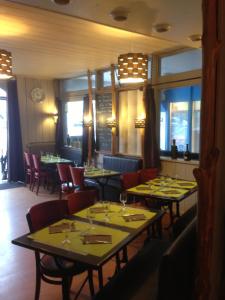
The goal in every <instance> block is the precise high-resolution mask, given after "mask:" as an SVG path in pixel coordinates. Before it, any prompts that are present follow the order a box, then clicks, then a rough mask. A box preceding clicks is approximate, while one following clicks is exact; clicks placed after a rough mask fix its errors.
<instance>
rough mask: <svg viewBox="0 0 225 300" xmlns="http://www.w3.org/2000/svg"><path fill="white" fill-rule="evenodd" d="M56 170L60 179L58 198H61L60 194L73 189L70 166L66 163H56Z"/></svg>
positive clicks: (70, 191) (67, 192)
mask: <svg viewBox="0 0 225 300" xmlns="http://www.w3.org/2000/svg"><path fill="white" fill-rule="evenodd" d="M56 166H57V171H58V174H59V179H60V190H59V199H60V200H61V199H62V194H69V193H72V192H73V191H74V189H75V187H74V185H73V182H72V177H71V173H70V168H69V165H68V164H56Z"/></svg>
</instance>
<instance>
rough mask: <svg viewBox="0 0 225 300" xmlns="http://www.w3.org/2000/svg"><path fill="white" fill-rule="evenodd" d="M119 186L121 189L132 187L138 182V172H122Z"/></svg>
mask: <svg viewBox="0 0 225 300" xmlns="http://www.w3.org/2000/svg"><path fill="white" fill-rule="evenodd" d="M120 179H121V186H122V189H123V190H126V189H129V188H132V187H134V186H137V185H138V184H139V173H138V172H129V173H124V174H122V175H121V176H120Z"/></svg>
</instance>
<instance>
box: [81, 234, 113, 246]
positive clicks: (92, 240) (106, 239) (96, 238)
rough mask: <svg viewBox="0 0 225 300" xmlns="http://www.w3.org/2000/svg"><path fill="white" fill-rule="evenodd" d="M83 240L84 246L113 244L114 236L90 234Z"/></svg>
mask: <svg viewBox="0 0 225 300" xmlns="http://www.w3.org/2000/svg"><path fill="white" fill-rule="evenodd" d="M83 238H84V239H83V244H112V236H111V235H109V234H88V235H84V236H83Z"/></svg>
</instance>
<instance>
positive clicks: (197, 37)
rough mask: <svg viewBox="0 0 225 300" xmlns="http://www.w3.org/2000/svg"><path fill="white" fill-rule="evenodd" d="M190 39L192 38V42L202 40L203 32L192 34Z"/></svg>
mask: <svg viewBox="0 0 225 300" xmlns="http://www.w3.org/2000/svg"><path fill="white" fill-rule="evenodd" d="M188 39H189V40H191V41H192V42H200V41H201V40H202V36H201V34H192V35H189V37H188Z"/></svg>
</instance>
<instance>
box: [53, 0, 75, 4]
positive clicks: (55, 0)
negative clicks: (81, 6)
mask: <svg viewBox="0 0 225 300" xmlns="http://www.w3.org/2000/svg"><path fill="white" fill-rule="evenodd" d="M51 1H52V2H53V3H55V4H59V5H67V4H70V2H71V0H51Z"/></svg>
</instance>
